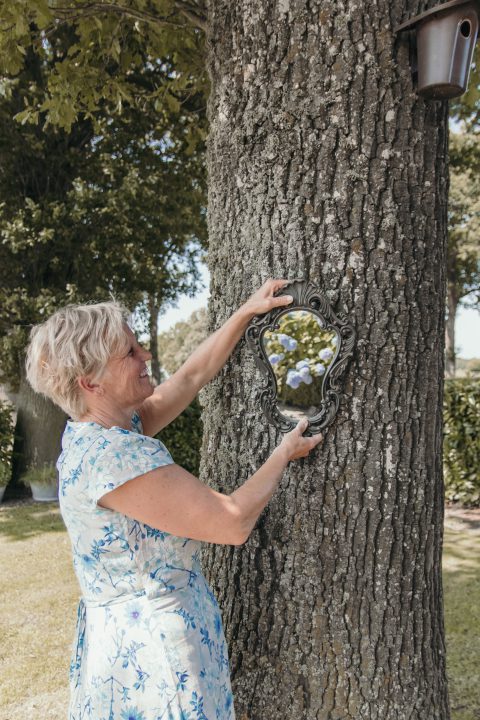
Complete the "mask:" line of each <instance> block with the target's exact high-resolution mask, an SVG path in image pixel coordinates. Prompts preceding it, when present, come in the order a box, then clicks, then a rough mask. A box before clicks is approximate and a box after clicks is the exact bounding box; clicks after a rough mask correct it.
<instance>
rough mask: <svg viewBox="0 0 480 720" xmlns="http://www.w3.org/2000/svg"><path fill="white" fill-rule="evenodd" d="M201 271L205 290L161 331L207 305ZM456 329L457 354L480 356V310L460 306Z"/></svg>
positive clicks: (167, 318) (169, 314)
mask: <svg viewBox="0 0 480 720" xmlns="http://www.w3.org/2000/svg"><path fill="white" fill-rule="evenodd" d="M201 271H202V281H203V284H204V285H205V290H202V291H201V292H199V293H198V294H197V295H196V296H195V297H193V298H189V297H185V296H183V297H181V298H180V299H179V301H178V307H176V308H171V309H169V310H167V311H166V312H165V313H164V314H163V315H162V316H161V317H160V319H159V322H158V331H159V332H163V331H164V330H168V329H169V328H171V327H172V325H175V323H177V322H179V321H180V320H187V319H188V318H189V317H190V315H191V314H192V312H193V311H194V310H198V309H199V308H201V307H206V306H207V302H208V296H209V294H210V293H209V284H210V276H209V273H208V269H207V266H206V265H204V264H202V265H201ZM455 331H456V341H455V345H456V348H457V356H458V357H461V358H465V359H466V360H468V359H470V358H480V312H478V311H477V310H465V309H462V308H460V310H459V311H458V313H457V322H456V327H455Z"/></svg>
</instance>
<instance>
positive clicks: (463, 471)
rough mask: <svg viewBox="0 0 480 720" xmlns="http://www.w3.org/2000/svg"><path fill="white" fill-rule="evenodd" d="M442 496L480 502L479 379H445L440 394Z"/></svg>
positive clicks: (474, 503)
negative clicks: (442, 407) (442, 402)
mask: <svg viewBox="0 0 480 720" xmlns="http://www.w3.org/2000/svg"><path fill="white" fill-rule="evenodd" d="M443 459H444V469H445V497H446V499H447V500H450V501H454V502H462V503H464V504H465V505H477V506H478V505H480V382H479V381H478V380H463V379H462V380H447V381H446V382H445V397H444V451H443Z"/></svg>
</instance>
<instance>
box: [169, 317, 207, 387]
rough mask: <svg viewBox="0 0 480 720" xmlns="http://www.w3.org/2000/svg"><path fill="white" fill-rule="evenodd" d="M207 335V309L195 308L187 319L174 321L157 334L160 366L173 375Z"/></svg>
mask: <svg viewBox="0 0 480 720" xmlns="http://www.w3.org/2000/svg"><path fill="white" fill-rule="evenodd" d="M207 335H208V324H207V310H206V308H200V310H195V311H194V312H193V313H192V314H191V315H190V317H189V318H188V319H187V320H181V321H180V322H177V323H175V325H173V327H171V328H170V329H169V330H165V331H164V332H162V333H160V334H159V336H158V354H159V357H160V362H161V364H162V367H163V368H164V369H165V370H166V371H167V373H168V375H173V373H174V372H176V371H177V370H178V368H179V367H180V366H181V365H183V363H184V362H185V360H186V359H187V358H188V356H189V355H191V353H192V352H193V351H194V350H195V348H196V347H198V346H199V345H200V344H201V343H202V342H203V341H204V340H205V338H206V337H207Z"/></svg>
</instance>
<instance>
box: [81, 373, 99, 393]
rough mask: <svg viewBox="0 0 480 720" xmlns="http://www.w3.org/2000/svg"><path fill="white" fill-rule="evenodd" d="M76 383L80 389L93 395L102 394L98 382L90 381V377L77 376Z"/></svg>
mask: <svg viewBox="0 0 480 720" xmlns="http://www.w3.org/2000/svg"><path fill="white" fill-rule="evenodd" d="M77 383H78V385H79V387H80V388H81V390H84V391H85V392H87V393H93V394H95V395H103V388H102V387H100V385H99V384H98V383H94V382H92V380H91V378H89V377H86V376H82V377H79V378H77Z"/></svg>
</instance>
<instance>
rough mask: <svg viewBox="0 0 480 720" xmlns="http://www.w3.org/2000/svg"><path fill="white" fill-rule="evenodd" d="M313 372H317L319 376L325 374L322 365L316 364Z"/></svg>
mask: <svg viewBox="0 0 480 720" xmlns="http://www.w3.org/2000/svg"><path fill="white" fill-rule="evenodd" d="M315 372H317V373H318V374H319V375H323V373H324V372H325V365H322V363H317V364H316V365H315Z"/></svg>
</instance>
